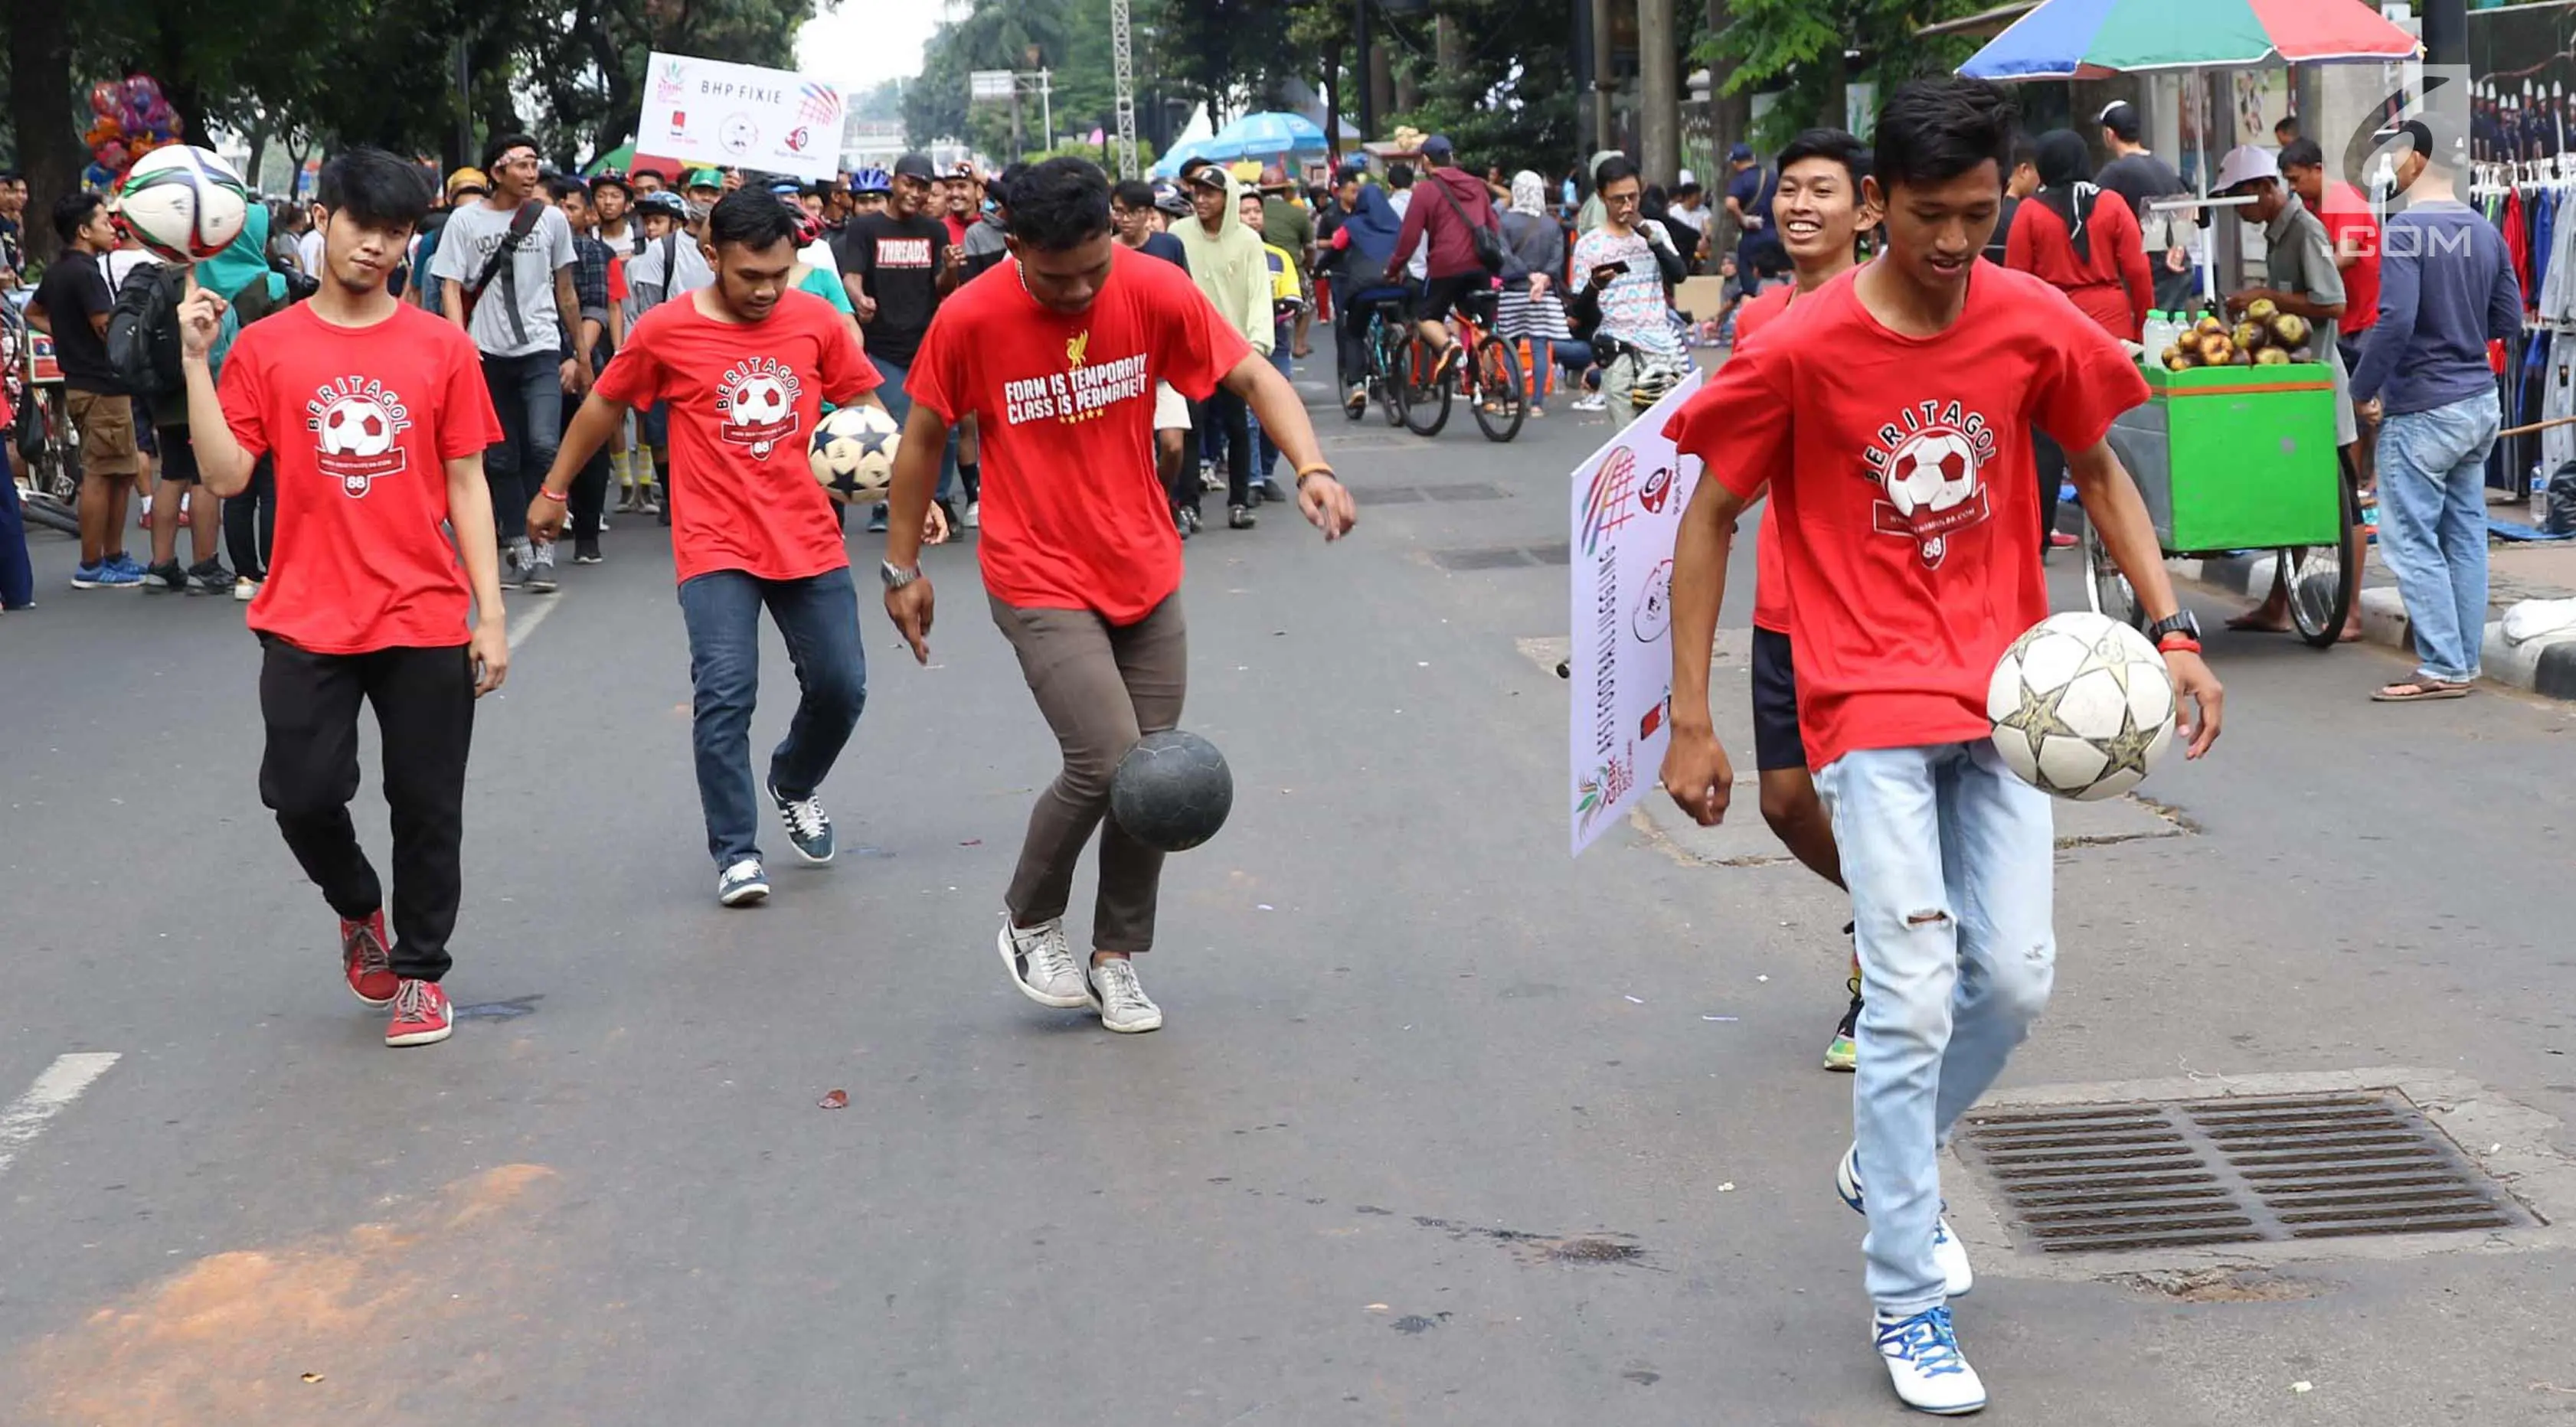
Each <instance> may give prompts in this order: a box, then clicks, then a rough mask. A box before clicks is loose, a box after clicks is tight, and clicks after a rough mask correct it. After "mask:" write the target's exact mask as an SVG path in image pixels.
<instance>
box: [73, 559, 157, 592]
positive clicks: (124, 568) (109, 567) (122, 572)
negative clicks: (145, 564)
mask: <svg viewBox="0 0 2576 1427" xmlns="http://www.w3.org/2000/svg"><path fill="white" fill-rule="evenodd" d="M72 588H73V589H76V590H139V589H141V588H143V570H142V568H141V567H140V566H138V565H136V564H135V563H134V562H133V561H131V560H126V559H123V558H122V557H116V558H111V559H106V560H101V561H99V562H98V563H97V564H95V565H75V566H73V567H72Z"/></svg>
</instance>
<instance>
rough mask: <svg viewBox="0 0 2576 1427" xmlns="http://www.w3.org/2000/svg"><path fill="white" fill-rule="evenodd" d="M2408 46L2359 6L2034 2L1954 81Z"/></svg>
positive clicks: (2346, 1) (2251, 61)
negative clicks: (1963, 77) (1962, 78)
mask: <svg viewBox="0 0 2576 1427" xmlns="http://www.w3.org/2000/svg"><path fill="white" fill-rule="evenodd" d="M2415 51H2416V42H2415V37H2414V36H2412V35H2409V34H2407V33H2406V32H2405V31H2404V30H2401V29H2399V28H2397V27H2396V26H2395V25H2392V24H2390V23H2389V22H2388V21H2387V20H2385V19H2382V18H2381V17H2380V14H2379V12H2378V10H2376V9H2375V8H2373V7H2371V6H2369V5H2366V4H2363V3H2361V0H2041V3H2040V4H2039V6H2038V7H2037V8H2035V9H2033V10H2032V11H2031V12H2030V13H2029V14H2027V15H2024V16H2022V17H2021V18H2020V19H2018V20H2015V21H2014V22H2013V23H2012V26H2011V28H2009V29H2007V30H2005V31H2004V32H2003V33H2002V34H1999V35H1997V36H1995V37H1994V38H1993V39H1992V40H1990V41H1988V42H1987V44H1986V47H1985V48H1984V49H1981V50H1979V51H1977V53H1976V55H1975V57H1974V58H1971V59H1970V60H1969V61H1968V62H1967V63H1966V64H1963V65H1961V66H1959V72H1960V73H1961V74H1965V75H1972V76H1974V77H1976V78H1979V79H1998V80H2009V79H2100V78H2103V77H2104V76H2107V75H2112V74H2138V73H2144V72H2151V71H2155V70H2181V69H2232V68H2248V67H2255V66H2266V65H2277V64H2319V63H2328V64H2330V63H2334V62H2336V61H2347V62H2365V61H2367V62H2384V61H2394V60H2403V59H2407V58H2409V57H2411V56H2412V55H2413V54H2414V53H2415Z"/></svg>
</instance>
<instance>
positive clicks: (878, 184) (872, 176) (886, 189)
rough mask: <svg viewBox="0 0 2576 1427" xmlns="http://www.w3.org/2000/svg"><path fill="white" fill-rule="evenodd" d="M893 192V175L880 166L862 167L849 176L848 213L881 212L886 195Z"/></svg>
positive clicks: (854, 214)
mask: <svg viewBox="0 0 2576 1427" xmlns="http://www.w3.org/2000/svg"><path fill="white" fill-rule="evenodd" d="M892 192H894V176H893V175H892V174H889V173H887V172H886V171H885V170H884V169H881V168H863V169H861V170H859V171H858V172H857V173H855V174H852V175H851V176H850V213H851V216H853V217H856V216H857V215H859V214H862V213H883V212H884V211H885V206H886V195H887V194H889V193H892Z"/></svg>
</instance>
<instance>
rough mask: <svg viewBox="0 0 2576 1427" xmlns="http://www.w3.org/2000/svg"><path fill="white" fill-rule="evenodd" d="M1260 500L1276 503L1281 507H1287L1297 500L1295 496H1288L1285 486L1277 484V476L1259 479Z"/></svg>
mask: <svg viewBox="0 0 2576 1427" xmlns="http://www.w3.org/2000/svg"><path fill="white" fill-rule="evenodd" d="M1261 498H1262V499H1263V500H1270V501H1277V502H1278V503H1279V504H1281V505H1287V504H1289V503H1291V502H1293V501H1295V500H1296V499H1297V498H1296V497H1295V496H1292V495H1290V494H1288V488H1287V487H1286V486H1283V485H1281V484H1279V478H1278V477H1277V476H1264V477H1262V478H1261Z"/></svg>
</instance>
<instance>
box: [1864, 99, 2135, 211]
mask: <svg viewBox="0 0 2576 1427" xmlns="http://www.w3.org/2000/svg"><path fill="white" fill-rule="evenodd" d="M2019 122H2020V114H2019V112H2018V111H2017V110H2016V109H2015V108H2014V106H2013V102H2012V98H2011V96H2009V95H2007V94H2005V93H2004V91H2003V89H2002V88H2001V87H2000V86H1998V85H1995V84H1992V83H1989V82H1987V81H1986V80H1982V79H1967V78H1961V77H1958V76H1945V77H1943V78H1938V79H1917V80H1913V81H1911V82H1909V83H1907V84H1905V85H1902V86H1900V87H1899V88H1898V89H1897V91H1896V93H1894V94H1892V95H1890V96H1888V100H1887V103H1886V105H1885V106H1884V107H1882V108H1881V109H1880V110H1879V111H1878V127H1877V129H1876V130H1875V131H1873V132H1872V134H1871V136H1870V137H1871V138H1872V139H1873V140H1874V141H1875V148H1874V151H1873V152H1872V154H1871V159H1872V161H1873V163H1874V164H1875V165H1876V167H1877V170H1878V181H1879V183H1880V185H1881V186H1882V187H1885V188H1894V187H1895V186H1897V185H1898V184H1924V183H1946V182H1948V181H1949V180H1951V179H1954V178H1957V177H1958V176H1960V175H1961V174H1964V173H1969V172H1971V171H1973V170H1974V169H1975V168H1976V167H1977V166H1978V165H1979V164H1985V163H1991V164H1993V165H1994V166H1995V179H1996V184H1997V187H2001V186H2002V180H2003V178H2004V175H2005V174H2006V173H2007V172H2008V171H2009V170H2010V167H2011V164H2012V154H2013V137H2014V134H2015V132H2016V130H2017V129H2018V127H2019ZM2106 122H2107V121H2106Z"/></svg>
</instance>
